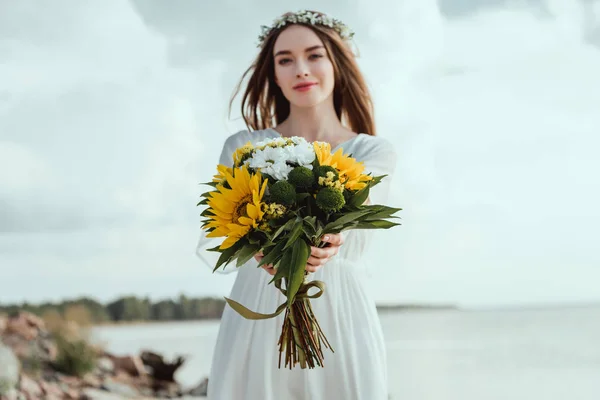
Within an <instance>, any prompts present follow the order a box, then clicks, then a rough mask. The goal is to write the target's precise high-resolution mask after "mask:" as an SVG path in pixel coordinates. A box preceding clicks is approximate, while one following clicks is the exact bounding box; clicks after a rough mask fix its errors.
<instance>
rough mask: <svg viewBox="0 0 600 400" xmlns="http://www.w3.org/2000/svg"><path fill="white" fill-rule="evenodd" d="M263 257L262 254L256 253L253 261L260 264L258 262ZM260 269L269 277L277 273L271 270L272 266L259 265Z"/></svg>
mask: <svg viewBox="0 0 600 400" xmlns="http://www.w3.org/2000/svg"><path fill="white" fill-rule="evenodd" d="M263 257H264V254H263V253H262V251H261V252H260V253H256V254H255V255H254V259H255V260H256V261H258V262H260V260H262V259H263ZM261 268H262V269H264V270H265V271H267V272H268V273H269V275H275V273H276V272H277V270H275V268H273V264H265V265H261Z"/></svg>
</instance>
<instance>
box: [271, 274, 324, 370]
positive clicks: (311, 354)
mask: <svg viewBox="0 0 600 400" xmlns="http://www.w3.org/2000/svg"><path fill="white" fill-rule="evenodd" d="M315 283H317V284H315ZM318 284H321V285H322V282H311V283H308V282H307V281H306V276H305V281H304V284H303V285H302V286H301V287H300V290H299V291H298V295H297V296H296V300H295V301H294V303H292V305H291V307H287V308H286V310H285V316H284V321H283V327H282V329H281V336H280V338H279V342H278V344H279V368H281V360H282V356H283V355H284V353H285V367H286V368H289V369H292V367H293V366H295V365H296V364H300V368H302V369H305V368H307V367H308V368H310V369H312V368H315V367H316V366H319V367H323V364H324V363H323V360H324V357H323V349H322V346H324V347H325V348H328V349H330V350H331V351H332V352H334V351H333V348H332V347H331V345H330V344H329V341H327V338H326V337H325V334H324V333H323V331H322V330H321V327H320V325H319V323H318V321H317V319H316V317H315V315H314V313H313V310H312V306H311V303H310V299H311V298H315V297H319V296H320V295H321V294H322V290H321V291H320V292H319V293H317V294H316V295H313V296H309V295H308V289H310V288H311V287H313V286H317V287H319V288H321V289H322V287H321V286H320V285H318Z"/></svg>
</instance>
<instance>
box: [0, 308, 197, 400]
mask: <svg viewBox="0 0 600 400" xmlns="http://www.w3.org/2000/svg"><path fill="white" fill-rule="evenodd" d="M48 325H49V324H48V323H47V322H45V321H44V320H43V319H41V318H40V317H38V316H36V315H34V314H32V313H28V312H19V313H17V314H14V315H10V316H0V399H2V400H4V399H6V400H13V399H15V400H16V399H26V400H33V399H49V400H57V399H88V400H104V399H106V400H111V399H162V398H171V399H173V398H184V399H203V398H206V397H205V396H206V388H207V384H208V379H207V378H202V377H199V382H198V384H197V385H196V386H195V387H190V388H184V387H182V385H181V384H179V383H178V382H177V381H176V379H175V378H174V376H175V372H176V371H177V369H178V368H180V367H181V366H182V365H183V364H184V363H185V357H183V356H178V357H175V358H174V359H171V360H167V359H165V358H164V357H163V356H162V355H160V354H157V353H154V352H152V351H150V350H146V351H142V352H140V353H139V354H119V355H117V354H111V353H109V352H107V351H105V350H104V349H103V348H102V347H101V346H98V345H92V344H90V342H89V341H88V340H87V338H86V335H85V329H84V327H81V326H78V325H77V324H76V323H75V322H73V321H69V322H68V323H65V324H61V325H59V326H48Z"/></svg>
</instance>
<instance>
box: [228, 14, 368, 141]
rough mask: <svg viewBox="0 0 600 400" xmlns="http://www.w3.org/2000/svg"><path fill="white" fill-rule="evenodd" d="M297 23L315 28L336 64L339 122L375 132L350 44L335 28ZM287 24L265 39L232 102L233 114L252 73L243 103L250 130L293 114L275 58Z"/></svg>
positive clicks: (335, 87)
mask: <svg viewBox="0 0 600 400" xmlns="http://www.w3.org/2000/svg"><path fill="white" fill-rule="evenodd" d="M313 13H316V12H315V11H313ZM284 15H285V14H284ZM298 25H303V26H306V27H307V28H309V29H312V30H313V31H314V32H315V33H316V34H317V36H319V38H320V39H321V41H322V42H323V45H324V46H325V49H326V51H327V55H328V56H329V59H330V60H331V63H332V64H333V71H334V76H335V86H334V89H333V104H334V107H335V112H336V114H337V117H338V119H339V120H340V122H342V124H344V123H345V122H346V121H347V123H348V127H349V128H350V129H352V131H354V132H357V133H366V134H369V135H375V134H376V132H375V121H374V117H373V112H374V111H373V102H372V99H371V94H370V92H369V89H368V87H367V84H366V82H365V79H364V77H363V75H362V73H361V71H360V69H359V67H358V64H357V63H356V60H355V56H354V53H353V52H352V50H351V48H350V46H349V45H348V44H347V43H346V42H345V41H344V40H343V39H342V38H341V37H340V35H339V34H338V33H337V32H336V31H335V30H333V29H332V28H329V27H327V26H323V25H309V24H302V23H299V24H298ZM288 26H290V24H288V25H285V26H284V27H282V28H281V29H276V30H274V31H272V32H271V33H270V34H269V36H268V37H267V38H266V39H265V41H264V42H263V45H262V47H261V49H260V52H259V53H258V55H257V56H256V58H255V60H254V62H253V63H252V65H251V66H250V67H249V68H248V69H247V70H246V72H244V74H243V76H242V78H241V79H240V81H239V83H238V85H237V87H236V89H235V92H234V94H233V96H232V98H231V101H230V103H229V113H230V114H231V106H232V103H233V100H234V99H235V97H236V96H237V95H238V93H239V92H240V88H241V86H242V83H243V81H244V79H245V78H246V76H247V75H248V74H250V73H252V74H251V75H250V79H249V80H248V85H247V86H246V90H245V92H244V96H243V98H242V105H241V111H242V116H243V118H244V122H245V123H246V127H247V128H248V130H250V131H253V130H260V129H267V128H272V127H273V126H274V123H275V124H277V125H278V124H280V123H281V122H283V121H285V120H286V119H287V117H288V116H289V114H290V102H289V101H288V100H287V99H286V98H285V96H284V95H283V92H282V91H281V89H280V88H279V86H277V84H276V83H275V61H274V57H273V48H274V47H275V41H276V40H277V38H278V37H279V35H280V34H281V32H283V31H284V30H285V29H286V28H287V27H288Z"/></svg>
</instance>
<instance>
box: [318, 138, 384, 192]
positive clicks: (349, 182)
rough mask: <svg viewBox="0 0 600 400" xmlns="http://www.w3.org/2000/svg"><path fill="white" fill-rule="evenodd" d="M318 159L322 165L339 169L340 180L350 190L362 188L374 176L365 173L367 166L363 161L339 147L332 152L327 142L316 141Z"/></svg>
mask: <svg viewBox="0 0 600 400" xmlns="http://www.w3.org/2000/svg"><path fill="white" fill-rule="evenodd" d="M313 147H314V149H315V154H316V156H317V160H319V164H320V165H329V166H331V167H333V168H335V169H337V170H338V173H339V176H340V182H342V184H343V185H344V187H345V188H346V189H348V190H360V189H362V188H364V187H365V186H366V182H367V181H370V180H372V179H373V177H371V176H369V175H366V174H363V171H364V170H365V166H364V164H363V162H362V161H361V162H358V161H356V159H355V158H352V157H350V156H348V155H346V154H343V149H341V148H340V149H338V151H336V152H335V153H333V154H332V153H331V145H330V144H329V143H325V142H315V143H314V144H313Z"/></svg>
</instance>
